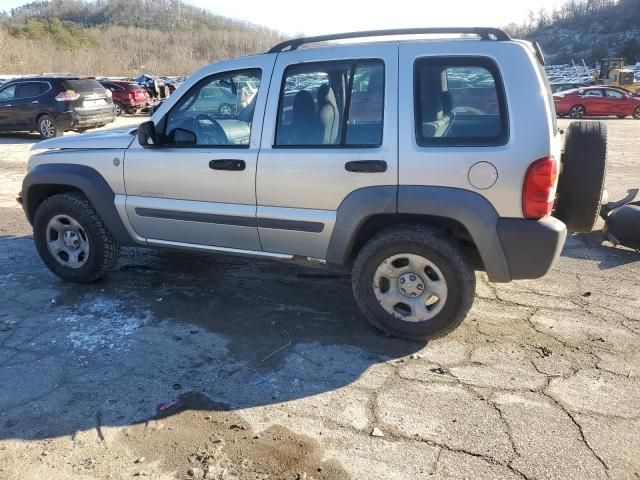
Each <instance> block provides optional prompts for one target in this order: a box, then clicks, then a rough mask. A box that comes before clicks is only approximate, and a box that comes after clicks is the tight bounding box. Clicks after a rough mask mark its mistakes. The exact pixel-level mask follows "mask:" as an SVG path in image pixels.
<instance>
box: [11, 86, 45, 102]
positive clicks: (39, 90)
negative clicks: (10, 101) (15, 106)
mask: <svg viewBox="0 0 640 480" xmlns="http://www.w3.org/2000/svg"><path fill="white" fill-rule="evenodd" d="M48 89H49V84H48V83H46V82H25V83H21V84H19V85H17V86H16V92H15V98H16V99H20V98H32V97H38V96H40V95H42V94H43V93H44V92H46V91H47V90H48Z"/></svg>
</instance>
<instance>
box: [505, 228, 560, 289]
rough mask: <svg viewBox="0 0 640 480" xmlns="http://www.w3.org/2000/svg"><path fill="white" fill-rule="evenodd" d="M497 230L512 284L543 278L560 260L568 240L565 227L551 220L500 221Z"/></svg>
mask: <svg viewBox="0 0 640 480" xmlns="http://www.w3.org/2000/svg"><path fill="white" fill-rule="evenodd" d="M496 228H497V232H498V237H499V238H500V243H501V244H502V250H503V252H504V256H505V259H506V261H507V266H508V269H509V274H510V277H511V279H512V280H522V279H526V278H530V279H532V278H540V277H542V276H544V275H545V274H546V273H547V272H548V271H549V270H551V267H552V266H553V264H554V263H555V261H556V260H557V259H558V257H559V256H560V252H562V247H563V246H564V242H565V240H566V238H567V227H566V226H565V224H564V223H562V222H561V221H560V220H558V219H557V218H553V217H545V218H542V219H540V220H525V219H519V218H500V219H498V224H497V227H496Z"/></svg>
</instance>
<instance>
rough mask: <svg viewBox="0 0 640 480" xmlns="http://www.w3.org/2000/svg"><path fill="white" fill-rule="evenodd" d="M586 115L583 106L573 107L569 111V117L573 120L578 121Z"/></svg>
mask: <svg viewBox="0 0 640 480" xmlns="http://www.w3.org/2000/svg"><path fill="white" fill-rule="evenodd" d="M586 114H587V109H586V108H584V106H583V105H573V106H572V107H571V108H570V109H569V116H570V117H571V118H573V119H576V120H579V119H581V118H582V117H584V116H585V115H586Z"/></svg>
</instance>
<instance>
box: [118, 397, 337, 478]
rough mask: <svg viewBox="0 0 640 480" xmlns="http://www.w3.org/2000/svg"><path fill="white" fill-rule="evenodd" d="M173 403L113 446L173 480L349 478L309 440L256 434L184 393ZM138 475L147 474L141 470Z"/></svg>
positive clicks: (276, 432)
mask: <svg viewBox="0 0 640 480" xmlns="http://www.w3.org/2000/svg"><path fill="white" fill-rule="evenodd" d="M178 402H179V403H177V404H176V405H174V406H172V407H170V408H168V409H166V410H164V411H162V412H160V413H159V414H158V415H157V416H156V417H154V419H152V420H150V421H149V422H146V423H144V424H139V425H135V426H133V427H130V428H127V429H125V430H123V431H122V432H121V434H120V435H119V436H118V437H117V440H116V441H118V442H122V443H123V444H125V445H127V446H128V447H130V448H131V449H132V450H133V451H134V452H136V453H137V455H138V456H139V458H144V459H145V462H147V460H148V461H150V462H154V461H159V463H160V465H161V467H162V470H163V471H169V472H175V474H176V476H177V477H178V478H203V477H204V478H214V479H229V480H231V479H265V480H266V479H273V478H282V479H303V478H305V479H308V480H311V479H317V480H322V479H327V480H329V479H331V480H340V479H346V478H348V476H347V474H346V473H345V471H344V470H343V468H342V467H341V466H340V464H339V463H338V462H336V461H335V460H327V461H325V460H323V448H322V447H321V446H320V444H319V443H318V442H317V441H315V440H313V439H311V438H309V437H306V436H303V435H298V434H295V433H293V432H292V431H290V430H289V429H287V428H286V427H283V426H282V425H272V426H270V427H269V428H268V429H266V430H264V431H262V432H259V433H258V432H255V431H254V430H253V428H252V427H251V425H250V424H249V423H247V422H246V421H245V420H243V419H242V417H240V416H239V415H237V414H235V413H233V412H229V411H220V409H224V408H225V407H224V406H223V405H219V404H216V403H214V402H212V401H211V400H210V399H208V398H207V397H206V396H204V395H202V394H200V393H194V392H189V393H185V394H183V395H181V396H180V397H178ZM175 425H179V427H176V426H175ZM139 473H140V475H144V474H146V473H149V474H151V472H145V471H144V468H141V470H140V471H139Z"/></svg>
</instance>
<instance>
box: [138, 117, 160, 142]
mask: <svg viewBox="0 0 640 480" xmlns="http://www.w3.org/2000/svg"><path fill="white" fill-rule="evenodd" d="M138 142H139V143H140V145H142V146H143V147H157V146H158V137H157V135H156V125H155V124H154V123H153V122H152V121H148V122H143V123H141V124H140V125H139V126H138Z"/></svg>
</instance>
